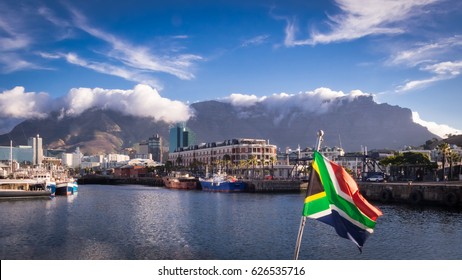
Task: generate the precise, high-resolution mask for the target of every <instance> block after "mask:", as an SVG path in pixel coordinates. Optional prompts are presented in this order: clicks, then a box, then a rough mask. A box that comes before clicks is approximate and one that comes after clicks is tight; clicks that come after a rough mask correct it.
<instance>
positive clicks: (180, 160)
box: [176, 156, 183, 166]
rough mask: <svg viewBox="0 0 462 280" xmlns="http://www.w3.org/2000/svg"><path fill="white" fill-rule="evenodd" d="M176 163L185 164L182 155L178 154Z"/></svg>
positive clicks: (178, 164)
mask: <svg viewBox="0 0 462 280" xmlns="http://www.w3.org/2000/svg"><path fill="white" fill-rule="evenodd" d="M176 165H177V166H182V165H183V158H182V157H181V156H178V157H177V158H176Z"/></svg>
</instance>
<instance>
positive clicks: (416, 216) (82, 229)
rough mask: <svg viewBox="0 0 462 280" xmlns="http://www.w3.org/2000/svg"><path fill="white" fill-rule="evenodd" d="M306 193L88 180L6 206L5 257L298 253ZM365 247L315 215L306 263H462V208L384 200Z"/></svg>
mask: <svg viewBox="0 0 462 280" xmlns="http://www.w3.org/2000/svg"><path fill="white" fill-rule="evenodd" d="M302 204H303V195H299V194H250V193H239V194H232V193H231V194H229V193H212V192H201V191H179V190H169V189H164V188H158V187H142V186H98V185H84V186H82V188H80V190H79V195H78V196H74V197H72V198H70V197H55V198H54V199H51V200H28V201H3V202H0V209H1V211H2V214H3V215H2V216H3V217H2V219H1V221H0V228H1V231H0V246H1V248H2V250H1V254H0V257H1V258H2V259H291V258H292V256H293V250H294V246H295V240H296V235H297V230H298V226H299V221H300V214H301V211H302V206H303V205H302ZM378 207H379V208H380V209H381V210H382V211H383V213H384V215H383V216H382V217H380V218H379V220H378V223H377V226H376V229H375V233H374V234H373V235H372V236H371V237H370V238H369V240H368V241H367V242H366V245H365V247H364V249H363V253H362V254H360V253H359V251H358V250H357V248H356V246H355V245H354V244H353V243H351V242H350V241H348V240H345V239H343V238H340V237H338V236H337V235H336V233H335V231H334V230H333V228H331V227H329V226H327V225H325V224H322V223H319V222H316V221H313V220H308V222H307V225H306V227H305V232H304V238H303V242H302V247H301V252H300V259H462V247H461V245H459V243H458V242H454V241H455V240H460V239H461V238H462V219H461V218H462V213H461V212H460V211H446V210H444V209H438V208H425V209H419V208H412V207H405V206H398V205H380V204H379V205H378Z"/></svg>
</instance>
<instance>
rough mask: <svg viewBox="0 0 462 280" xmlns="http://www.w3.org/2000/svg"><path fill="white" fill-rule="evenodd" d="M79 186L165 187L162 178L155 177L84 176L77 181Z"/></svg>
mask: <svg viewBox="0 0 462 280" xmlns="http://www.w3.org/2000/svg"><path fill="white" fill-rule="evenodd" d="M77 183H78V184H79V185H85V184H96V185H144V186H155V187H163V186H164V182H163V181H162V178H157V177H155V178H153V177H136V178H126V177H109V176H84V177H81V178H79V179H77Z"/></svg>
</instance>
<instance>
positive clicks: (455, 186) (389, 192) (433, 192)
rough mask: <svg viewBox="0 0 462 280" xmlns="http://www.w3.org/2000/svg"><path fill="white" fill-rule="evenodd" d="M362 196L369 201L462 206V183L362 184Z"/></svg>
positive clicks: (360, 186) (360, 185) (360, 184)
mask: <svg viewBox="0 0 462 280" xmlns="http://www.w3.org/2000/svg"><path fill="white" fill-rule="evenodd" d="M359 189H360V192H361V194H362V195H363V196H364V197H365V198H366V199H368V200H371V201H380V202H382V203H405V204H412V205H436V206H448V207H461V206H462V182H461V181H453V182H411V181H410V182H400V183H393V182H390V183H388V182H384V183H369V182H360V183H359Z"/></svg>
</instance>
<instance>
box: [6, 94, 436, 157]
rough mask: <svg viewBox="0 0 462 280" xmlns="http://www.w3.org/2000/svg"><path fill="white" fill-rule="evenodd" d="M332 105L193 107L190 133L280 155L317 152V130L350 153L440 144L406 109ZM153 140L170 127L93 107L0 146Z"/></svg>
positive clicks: (25, 128) (366, 102)
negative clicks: (262, 144) (253, 141)
mask: <svg viewBox="0 0 462 280" xmlns="http://www.w3.org/2000/svg"><path fill="white" fill-rule="evenodd" d="M331 102H334V103H335V104H334V105H335V106H329V109H328V110H323V111H322V112H315V111H313V110H311V111H309V112H308V111H307V110H304V109H302V107H300V106H298V107H290V106H279V107H278V106H272V107H270V106H266V105H265V104H263V103H256V104H254V105H252V106H247V107H242V106H241V107H239V106H234V105H232V104H230V103H227V102H220V101H204V102H198V103H194V104H192V105H191V108H192V109H193V110H194V111H195V114H194V116H193V117H192V118H191V119H190V120H189V121H188V122H187V127H188V128H190V129H191V130H192V131H193V132H194V134H195V137H196V142H197V143H201V142H213V141H223V140H227V139H233V138H259V139H265V140H269V141H270V143H272V144H276V145H277V146H278V147H279V148H281V149H285V147H291V148H296V147H297V146H298V145H300V146H301V147H302V148H304V147H307V146H310V147H312V146H314V145H315V142H316V132H317V131H318V130H319V129H322V130H324V132H325V135H324V139H325V141H324V143H323V145H327V146H340V145H341V146H342V147H343V148H344V149H345V150H347V151H359V150H360V149H361V146H367V147H368V148H369V149H373V148H389V149H400V148H403V147H404V146H405V145H421V144H423V143H424V142H425V141H426V140H428V139H432V138H438V137H437V136H436V135H434V134H432V133H430V132H429V131H428V130H427V129H426V128H425V127H423V126H421V125H418V124H416V123H414V122H413V121H412V112H411V110H409V109H406V108H401V107H398V106H391V105H388V104H377V103H375V102H374V101H373V99H372V97H370V96H361V97H357V98H355V99H354V100H345V99H342V98H338V99H335V100H332V101H331ZM157 133H158V134H159V135H161V136H162V137H163V139H164V145H165V146H167V145H168V137H169V124H167V123H165V122H163V121H154V120H153V119H151V118H146V117H136V116H131V115H125V114H123V113H121V112H116V111H112V110H104V109H96V108H93V109H90V110H87V111H85V112H84V113H82V114H80V115H78V116H63V114H62V113H59V112H53V113H51V114H50V115H49V116H48V117H47V118H44V119H30V120H26V121H24V122H22V123H20V124H19V125H17V126H16V127H15V128H14V129H13V130H12V131H11V132H9V133H7V134H4V135H0V144H1V145H9V142H10V139H12V140H13V141H14V145H15V146H16V145H24V144H27V138H28V137H31V136H35V135H37V134H40V136H41V137H42V138H43V141H44V146H46V147H48V148H64V149H67V150H74V149H75V148H76V147H80V149H81V151H83V152H84V153H88V154H97V153H103V152H104V153H110V152H117V151H120V150H121V149H122V148H125V147H131V146H132V145H133V144H135V143H138V142H140V141H141V140H147V139H148V138H149V137H150V136H152V135H153V134H157Z"/></svg>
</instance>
